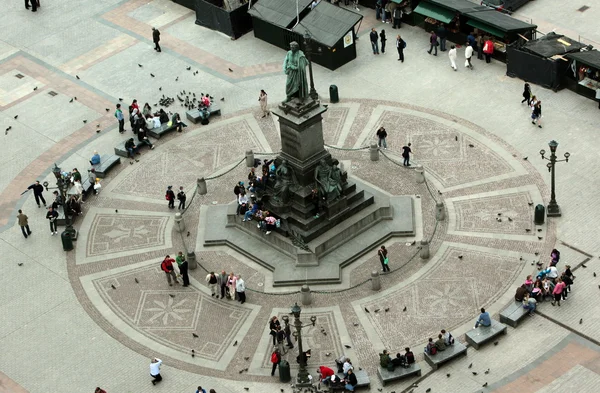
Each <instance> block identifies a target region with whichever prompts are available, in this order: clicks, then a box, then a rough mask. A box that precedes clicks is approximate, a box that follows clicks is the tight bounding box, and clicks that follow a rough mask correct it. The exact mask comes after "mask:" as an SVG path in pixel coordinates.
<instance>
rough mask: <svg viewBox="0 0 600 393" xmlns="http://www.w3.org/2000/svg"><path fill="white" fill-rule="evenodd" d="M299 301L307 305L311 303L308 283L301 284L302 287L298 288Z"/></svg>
mask: <svg viewBox="0 0 600 393" xmlns="http://www.w3.org/2000/svg"><path fill="white" fill-rule="evenodd" d="M300 301H301V302H302V305H303V306H308V305H309V304H311V303H312V297H311V294H310V288H309V287H308V285H302V288H300Z"/></svg>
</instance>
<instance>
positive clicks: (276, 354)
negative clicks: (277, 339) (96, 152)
mask: <svg viewBox="0 0 600 393" xmlns="http://www.w3.org/2000/svg"><path fill="white" fill-rule="evenodd" d="M280 362H281V355H280V354H279V350H278V349H275V350H274V351H273V353H272V354H271V363H273V368H272V369H271V376H274V375H275V369H277V365H279V363H280Z"/></svg>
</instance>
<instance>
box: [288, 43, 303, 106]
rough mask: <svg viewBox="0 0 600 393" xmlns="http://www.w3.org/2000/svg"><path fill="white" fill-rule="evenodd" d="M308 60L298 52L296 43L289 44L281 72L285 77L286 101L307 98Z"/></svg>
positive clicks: (298, 48) (298, 47)
mask: <svg viewBox="0 0 600 393" xmlns="http://www.w3.org/2000/svg"><path fill="white" fill-rule="evenodd" d="M307 65H308V60H307V59H306V57H305V56H304V53H303V52H302V51H301V50H300V46H299V45H298V43H297V42H296V41H292V42H290V50H289V51H288V53H287V55H286V56H285V60H284V62H283V72H285V74H286V75H287V81H286V84H285V95H286V96H287V100H286V102H287V101H290V100H291V99H292V98H294V97H298V98H300V99H301V100H304V99H305V98H306V97H308V83H307V82H306V66H307Z"/></svg>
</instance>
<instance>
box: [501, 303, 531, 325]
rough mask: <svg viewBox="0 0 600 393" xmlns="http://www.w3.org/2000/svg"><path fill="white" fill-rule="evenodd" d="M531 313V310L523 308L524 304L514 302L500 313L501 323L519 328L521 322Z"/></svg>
mask: <svg viewBox="0 0 600 393" xmlns="http://www.w3.org/2000/svg"><path fill="white" fill-rule="evenodd" d="M528 313H529V310H526V309H524V308H523V303H521V302H517V301H515V302H513V303H511V304H510V305H509V306H508V307H506V308H505V309H504V310H502V312H501V313H500V322H502V323H505V324H507V325H508V326H512V327H514V328H516V327H517V325H518V323H519V321H520V320H521V319H523V318H525V316H526V315H527V314H528Z"/></svg>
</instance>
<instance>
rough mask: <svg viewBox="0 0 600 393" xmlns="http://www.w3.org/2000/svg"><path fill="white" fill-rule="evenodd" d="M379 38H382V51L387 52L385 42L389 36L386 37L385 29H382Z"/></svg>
mask: <svg viewBox="0 0 600 393" xmlns="http://www.w3.org/2000/svg"><path fill="white" fill-rule="evenodd" d="M379 38H380V39H381V53H385V42H386V41H387V38H386V37H385V30H383V29H381V33H379Z"/></svg>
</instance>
